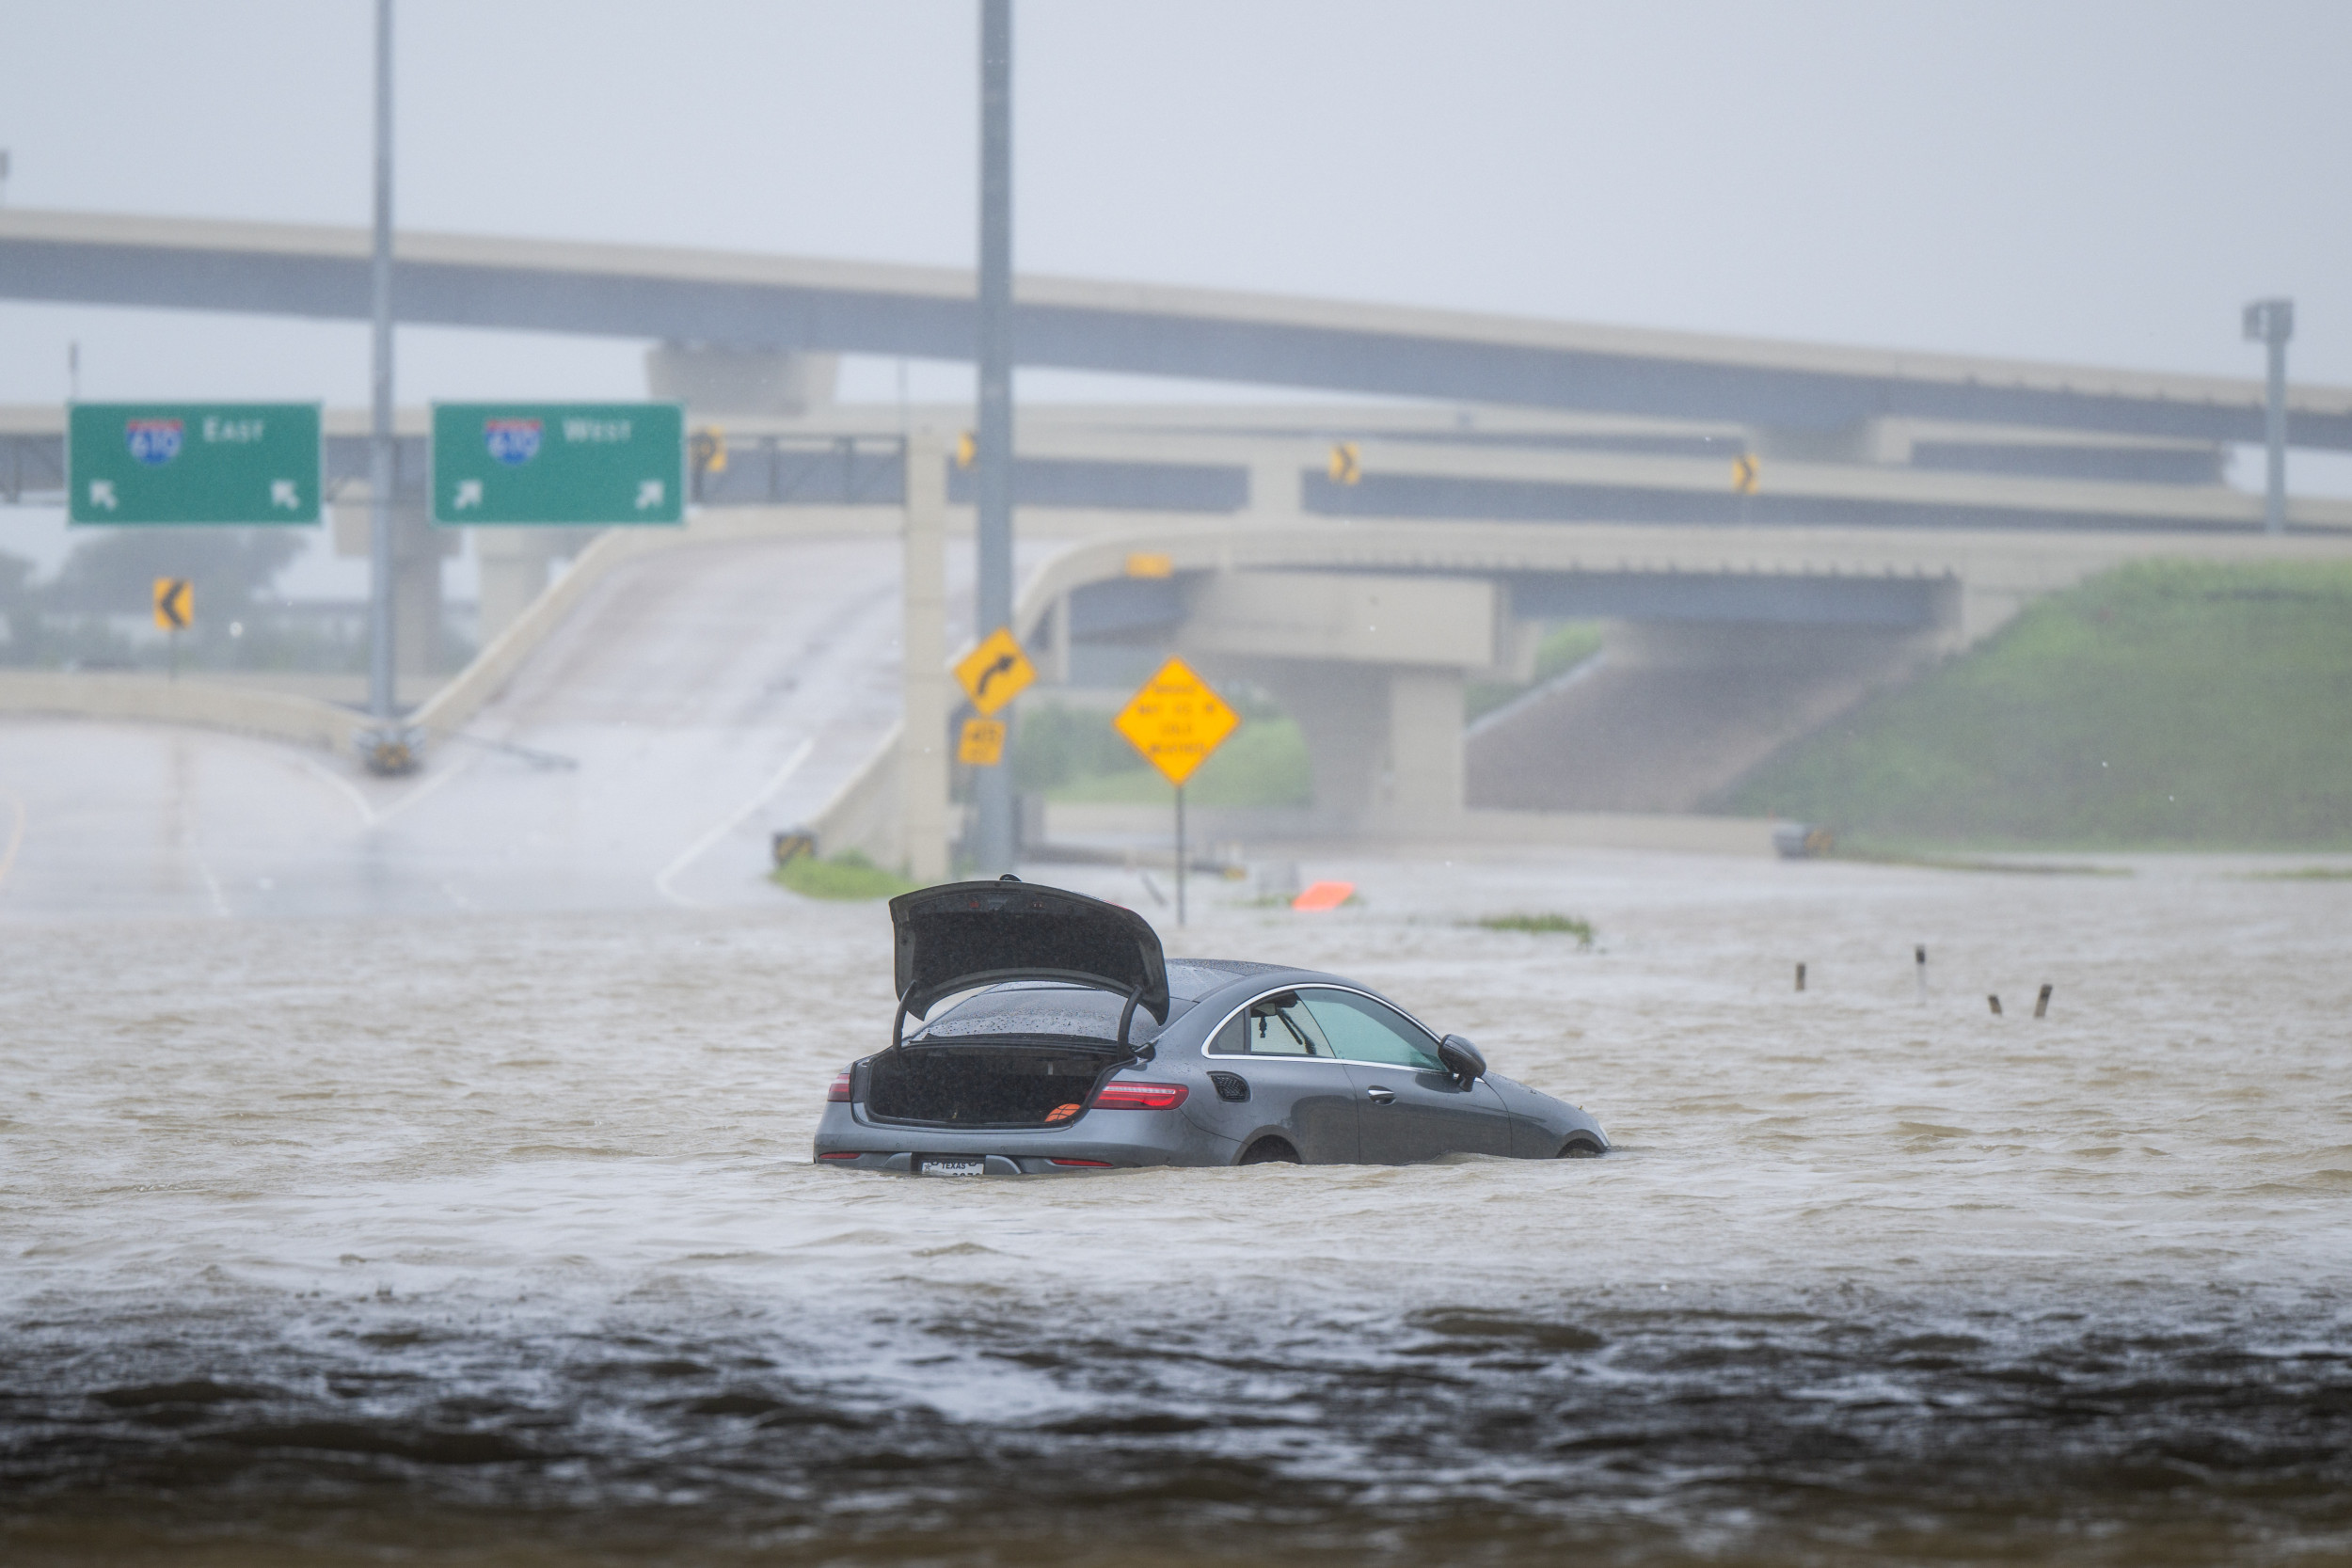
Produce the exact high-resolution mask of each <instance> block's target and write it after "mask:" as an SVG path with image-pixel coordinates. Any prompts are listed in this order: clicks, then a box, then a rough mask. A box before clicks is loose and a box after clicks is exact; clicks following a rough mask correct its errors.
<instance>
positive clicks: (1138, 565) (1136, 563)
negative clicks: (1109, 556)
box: [1127, 550, 1176, 578]
mask: <svg viewBox="0 0 2352 1568" xmlns="http://www.w3.org/2000/svg"><path fill="white" fill-rule="evenodd" d="M1127 575H1128V576H1129V577H1131V578H1172V577H1174V576H1175V575H1176V558H1175V557H1174V556H1172V555H1162V554H1159V553H1158V552H1156V551H1143V550H1138V551H1136V553H1135V554H1133V555H1130V556H1129V557H1128V558H1127Z"/></svg>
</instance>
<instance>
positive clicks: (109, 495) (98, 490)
mask: <svg viewBox="0 0 2352 1568" xmlns="http://www.w3.org/2000/svg"><path fill="white" fill-rule="evenodd" d="M89 503H90V505H92V506H103V507H104V508H105V509H106V510H107V511H109V512H112V511H115V510H116V509H117V508H116V504H115V482H114V481H113V480H111V479H93V480H91V481H90V482H89Z"/></svg>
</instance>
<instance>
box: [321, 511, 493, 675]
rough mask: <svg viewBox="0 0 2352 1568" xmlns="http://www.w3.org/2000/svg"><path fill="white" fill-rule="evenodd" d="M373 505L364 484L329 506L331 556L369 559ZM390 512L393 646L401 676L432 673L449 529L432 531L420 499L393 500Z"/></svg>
mask: <svg viewBox="0 0 2352 1568" xmlns="http://www.w3.org/2000/svg"><path fill="white" fill-rule="evenodd" d="M372 506H373V502H372V501H371V499H370V497H369V494H368V491H367V489H366V487H365V486H355V487H353V488H352V489H350V490H347V491H345V492H344V493H343V494H342V496H341V497H339V498H338V499H336V501H335V503H334V506H333V507H332V509H331V510H332V513H333V525H334V531H335V553H336V554H337V555H340V556H358V557H362V558H366V557H370V556H371V555H372V554H373V537H372V534H373V517H372V515H371V510H372ZM390 514H391V517H390V520H391V562H392V571H391V590H392V592H391V600H392V630H393V638H392V641H393V647H394V651H395V655H396V657H397V658H398V661H399V669H398V671H397V673H399V674H401V675H404V676H415V675H430V674H433V673H437V668H438V665H439V661H440V651H441V562H443V561H444V560H446V559H448V558H449V557H450V556H453V555H455V554H456V553H457V549H458V545H459V543H460V539H461V535H460V533H459V531H457V530H455V529H447V528H435V527H434V526H433V520H432V519H431V518H430V517H428V516H426V515H425V511H424V502H423V499H421V498H418V499H396V500H395V501H394V502H393V504H392V506H391V509H390Z"/></svg>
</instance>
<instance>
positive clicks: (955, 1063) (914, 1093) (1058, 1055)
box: [866, 1041, 1130, 1127]
mask: <svg viewBox="0 0 2352 1568" xmlns="http://www.w3.org/2000/svg"><path fill="white" fill-rule="evenodd" d="M1129 1059H1130V1058H1129V1057H1128V1055H1127V1053H1125V1052H1123V1051H1121V1052H1111V1051H1100V1050H1096V1051H1089V1050H1084V1049H1073V1048H1072V1047H1070V1046H1063V1045H1041V1044H1028V1043H1016V1042H996V1041H992V1042H980V1041H974V1042H972V1043H969V1044H961V1043H960V1044H955V1045H914V1044H910V1045H902V1046H898V1047H896V1048H894V1049H892V1050H889V1051H885V1052H883V1053H882V1054H880V1055H879V1056H876V1057H875V1058H874V1059H873V1061H872V1063H871V1065H870V1066H869V1067H868V1069H867V1073H868V1076H867V1078H866V1112H867V1114H868V1115H870V1116H874V1117H882V1118H883V1119H885V1120H889V1121H915V1122H928V1123H930V1124H931V1125H933V1126H941V1127H1059V1126H1063V1125H1065V1124H1066V1123H1068V1122H1069V1121H1070V1120H1071V1119H1072V1118H1073V1117H1076V1116H1077V1115H1078V1110H1079V1108H1080V1107H1081V1106H1083V1105H1085V1104H1086V1102H1087V1097H1088V1096H1089V1094H1091V1093H1092V1092H1093V1090H1094V1085H1095V1084H1096V1082H1097V1081H1098V1080H1100V1079H1101V1078H1103V1077H1104V1076H1105V1075H1106V1074H1108V1073H1110V1072H1112V1071H1114V1070H1116V1069H1118V1068H1119V1067H1120V1065H1121V1064H1122V1063H1124V1062H1126V1061H1128V1060H1129ZM1057 1112H1059V1113H1060V1114H1059V1115H1056V1113H1057Z"/></svg>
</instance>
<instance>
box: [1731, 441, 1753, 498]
mask: <svg viewBox="0 0 2352 1568" xmlns="http://www.w3.org/2000/svg"><path fill="white" fill-rule="evenodd" d="M1731 487H1732V488H1733V489H1734V490H1737V491H1739V492H1740V494H1741V495H1743V496H1753V495H1755V494H1756V453H1754V452H1752V451H1743V452H1741V453H1740V455H1739V456H1737V457H1735V458H1733V459H1732V460H1731Z"/></svg>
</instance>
